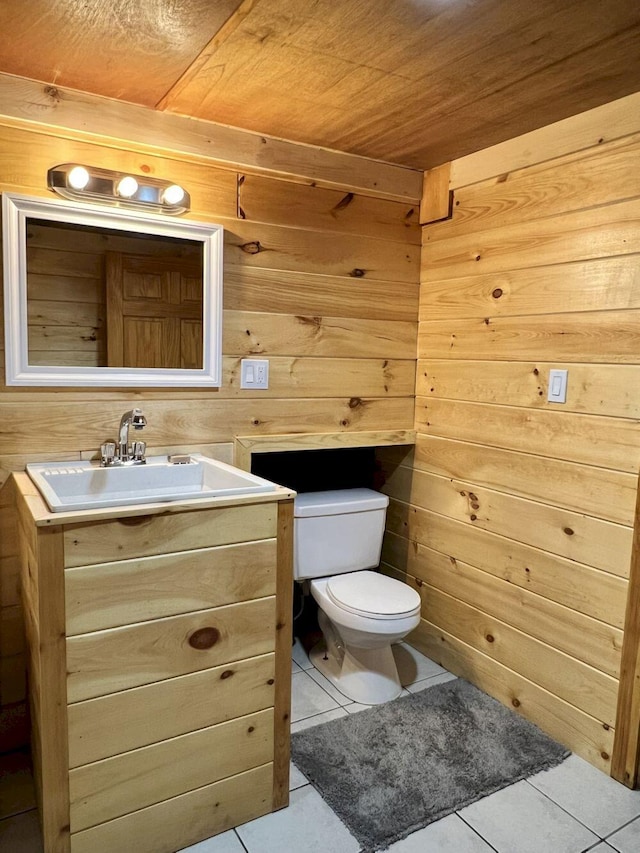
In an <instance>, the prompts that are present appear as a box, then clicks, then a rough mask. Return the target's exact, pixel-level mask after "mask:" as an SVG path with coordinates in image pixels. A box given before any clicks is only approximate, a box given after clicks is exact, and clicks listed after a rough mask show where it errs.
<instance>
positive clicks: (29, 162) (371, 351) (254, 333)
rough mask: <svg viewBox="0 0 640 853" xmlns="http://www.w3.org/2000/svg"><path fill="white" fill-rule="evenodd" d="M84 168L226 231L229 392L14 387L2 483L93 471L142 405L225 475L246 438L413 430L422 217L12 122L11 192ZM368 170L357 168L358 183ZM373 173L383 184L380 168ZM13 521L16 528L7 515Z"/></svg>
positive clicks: (9, 597) (10, 662)
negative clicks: (261, 361)
mask: <svg viewBox="0 0 640 853" xmlns="http://www.w3.org/2000/svg"><path fill="white" fill-rule="evenodd" d="M304 151H307V152H310V153H308V154H307V155H306V157H307V159H306V160H305V157H304V156H303V155H304ZM301 152H302V153H301V155H300V156H301V159H302V161H304V168H305V169H307V170H308V169H310V168H312V163H311V165H310V163H309V158H311V159H312V160H313V149H302V148H301ZM320 154H321V156H319V161H318V162H320V163H322V162H323V161H324V160H326V159H327V157H326V156H325V155H323V154H322V152H321V153H320ZM325 154H326V152H325ZM337 156H340V155H337ZM74 161H75V162H81V163H87V164H90V165H94V166H102V167H106V168H113V169H120V170H131V171H133V172H134V173H138V174H140V173H146V174H150V175H156V176H157V177H166V178H169V179H171V180H173V181H177V182H179V183H182V184H183V185H184V186H185V187H187V189H188V190H189V192H190V193H191V198H192V213H191V214H190V217H191V218H193V219H195V220H204V221H212V222H216V223H219V224H221V225H223V226H224V228H225V233H226V245H225V261H226V264H225V281H224V304H225V317H224V337H223V352H224V381H223V385H222V387H221V388H220V389H201V390H188V391H169V390H153V389H149V390H126V389H121V390H117V389H116V390H114V389H104V390H102V389H93V390H87V389H75V390H74V389H59V388H56V389H53V388H49V389H47V388H42V389H24V388H23V389H21V388H7V387H5V386H4V385H3V384H2V385H0V407H1V411H2V415H1V418H2V426H1V428H0V482H1V481H3V480H5V479H6V477H7V475H8V473H9V472H10V471H12V470H20V469H22V468H23V467H24V465H25V462H27V461H29V460H37V459H49V458H54V459H64V458H68V459H73V458H76V459H77V458H79V457H80V456H81V455H82V456H91V455H92V454H93V453H94V452H95V451H96V449H97V448H98V447H99V445H100V442H101V441H103V440H104V439H105V438H108V437H109V436H110V435H112V434H113V433H114V430H115V429H116V428H117V425H118V423H119V419H120V416H121V415H122V413H123V412H124V411H126V410H127V409H130V408H131V407H132V406H140V407H141V408H142V409H143V411H144V413H145V415H146V417H147V420H148V427H147V429H146V430H145V433H144V436H143V438H144V439H145V440H146V441H147V442H148V444H149V447H150V450H151V452H167V449H169V448H190V449H191V450H200V451H201V452H205V453H209V454H211V455H215V456H218V457H219V458H222V459H225V460H226V461H231V452H232V444H231V442H232V440H233V438H234V436H235V435H242V436H254V435H255V436H259V435H274V434H282V433H290V434H304V433H333V432H336V433H346V432H353V431H372V430H373V431H375V430H402V429H412V428H413V419H414V386H415V358H416V335H417V312H418V295H419V281H418V279H419V256H420V227H419V224H418V223H419V209H418V206H417V205H415V204H412V203H411V202H404V201H393V200H389V199H388V198H383V197H379V198H377V197H375V195H372V191H370V192H369V193H368V195H367V196H364V195H359V194H358V193H357V192H353V191H352V189H353V187H352V186H351V185H345V187H344V189H335V188H332V189H327V188H321V187H316V186H314V185H313V184H312V182H310V181H309V180H308V179H307V178H305V179H304V181H305V182H301V177H300V174H297V175H295V174H292V176H291V181H289V180H285V179H278V178H275V177H266V176H262V175H259V174H255V171H256V169H255V167H254V168H253V171H252V173H251V174H246V175H245V174H242V173H239V172H238V171H237V170H232V169H231V168H228V169H224V168H220V167H218V166H213V165H211V164H210V163H207V161H206V160H205V158H204V157H200V158H199V157H196V156H194V155H193V154H190V155H188V156H187V155H180V154H178V153H176V152H171V151H168V152H164V153H163V154H160V153H158V154H156V155H150V154H149V153H148V152H144V151H140V150H136V147H135V145H133V144H128V145H127V146H126V147H125V146H124V145H122V146H121V147H120V146H116V144H115V143H114V142H113V140H110V141H109V142H108V144H107V143H106V142H101V141H99V140H96V141H95V142H88V141H86V140H84V139H83V140H80V139H77V138H74V134H73V133H68V132H65V133H63V132H60V133H59V134H56V133H55V132H53V131H46V130H43V129H40V130H37V129H34V128H31V127H28V126H27V125H22V124H20V123H18V124H17V125H16V122H12V121H7V123H6V125H2V123H1V122H0V191H11V192H19V193H24V194H28V195H40V196H48V191H47V190H46V189H45V184H46V173H47V170H48V169H49V168H50V167H51V166H53V165H56V164H58V163H63V162H74ZM358 162H359V161H358V158H349V163H350V164H351V165H352V166H353V167H354V168H355V169H356V170H357V163H358ZM362 164H363V168H364V167H365V166H366V168H367V170H368V171H367V175H366V177H367V180H369V179H370V178H371V174H370V170H371V168H372V166H371V161H364V160H362ZM374 165H375V164H374ZM286 168H287V167H286V164H281V169H282V171H285V170H286ZM389 168H390V167H389V166H383V165H381V169H386V170H387V171H389ZM398 171H399V172H400V171H401V172H403V174H404V173H405V172H406V171H407V170H398ZM352 174H354V176H355V172H352ZM382 195H383V194H382V193H381V196H382ZM250 355H257V356H260V357H266V358H269V360H270V387H269V390H268V391H262V392H260V391H258V392H255V391H253V392H252V391H241V390H240V389H239V369H240V359H241V358H242V357H243V356H250ZM8 502H9V499H8V498H7V499H6V500H5V503H8ZM3 519H4V521H5V524H6V526H7V527H8V528H10V527H11V520H10V516H9V514H8V513H5V514H4V515H3ZM11 551H12V549H11V543H10V539H9V538H6V539H5V546H4V552H3V556H2V563H1V565H2V572H3V574H2V590H3V599H2V605H3V610H2V621H1V622H0V625H1V626H2V634H1V636H2V650H1V651H0V658H1V660H2V673H3V679H2V682H1V684H0V691H1V692H0V697H1V698H0V701H1V702H2V703H3V704H12V707H13V706H15V704H16V703H18V704H19V703H20V702H21V700H22V698H23V696H24V667H23V665H22V626H21V620H20V610H19V607H18V606H17V605H18V600H17V598H16V596H15V584H16V574H15V560H14V558H13V555H12V553H11ZM1 747H2V744H1V743H0V748H1Z"/></svg>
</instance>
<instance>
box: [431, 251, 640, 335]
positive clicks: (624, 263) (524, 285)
mask: <svg viewBox="0 0 640 853" xmlns="http://www.w3.org/2000/svg"><path fill="white" fill-rule="evenodd" d="M639 269H640V265H639V264H638V255H637V254H633V255H626V256H614V257H612V258H596V259H595V260H588V261H571V262H569V263H563V264H559V265H557V266H543V267H535V268H528V269H514V270H505V271H501V272H497V273H490V274H487V275H484V274H481V275H467V276H462V277H454V278H449V279H446V280H443V281H432V282H429V283H426V284H423V285H421V288H420V320H421V321H422V322H426V321H428V320H442V319H449V320H457V319H464V318H474V317H482V318H484V317H491V318H495V317H501V316H516V317H528V316H531V315H534V314H564V313H569V312H573V311H599V312H604V311H615V310H625V309H627V308H640V271H639ZM611 281H615V283H616V286H615V287H611V284H610V283H611ZM602 316H603V315H602V313H600V317H602Z"/></svg>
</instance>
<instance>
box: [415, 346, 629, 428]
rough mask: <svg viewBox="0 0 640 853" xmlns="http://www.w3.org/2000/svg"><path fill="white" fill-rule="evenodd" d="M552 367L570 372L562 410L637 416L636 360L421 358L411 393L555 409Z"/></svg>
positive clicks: (429, 396) (546, 409)
mask: <svg viewBox="0 0 640 853" xmlns="http://www.w3.org/2000/svg"><path fill="white" fill-rule="evenodd" d="M552 369H554V370H558V369H559V370H570V371H571V383H570V384H569V385H568V387H567V402H566V403H565V404H564V406H563V409H562V411H565V412H578V413H582V414H588V415H602V416H606V417H618V418H634V419H638V418H640V399H638V395H637V394H636V393H635V389H636V388H637V387H638V386H639V385H640V365H637V364H634V365H623V364H595V363H593V362H591V363H587V364H580V363H578V362H568V361H560V360H558V361H504V362H502V361H497V360H496V361H493V362H491V361H489V360H483V361H463V360H457V359H456V360H454V359H451V360H445V359H423V360H420V361H418V366H417V373H416V395H417V396H419V397H427V398H439V399H447V400H463V401H466V402H469V403H495V404H496V405H503V406H506V405H512V406H523V407H525V408H532V409H544V410H545V411H557V410H558V404H557V403H550V402H549V400H548V399H547V392H548V390H549V371H550V370H552Z"/></svg>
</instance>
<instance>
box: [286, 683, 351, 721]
mask: <svg viewBox="0 0 640 853" xmlns="http://www.w3.org/2000/svg"><path fill="white" fill-rule="evenodd" d="M339 707H340V706H339V705H338V703H337V702H336V701H335V699H332V698H331V696H329V694H328V693H326V692H325V691H324V690H323V689H322V687H320V685H319V684H316V682H315V681H314V680H313V678H311V677H310V676H309V674H308V673H306V672H294V673H293V675H292V676H291V721H292V722H294V723H295V722H297V721H298V720H303V719H304V718H305V717H312V716H314V715H315V714H322V713H323V711H331V710H332V709H334V708H339Z"/></svg>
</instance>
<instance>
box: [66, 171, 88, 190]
mask: <svg viewBox="0 0 640 853" xmlns="http://www.w3.org/2000/svg"><path fill="white" fill-rule="evenodd" d="M90 178H91V176H90V175H89V172H87V170H86V169H85V167H84V166H74V167H73V169H71V171H70V172H69V174H68V175H67V183H68V185H69V186H70V187H71V188H72V189H74V190H83V189H84V188H85V187H86V186H87V184H88V183H89V180H90Z"/></svg>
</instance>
